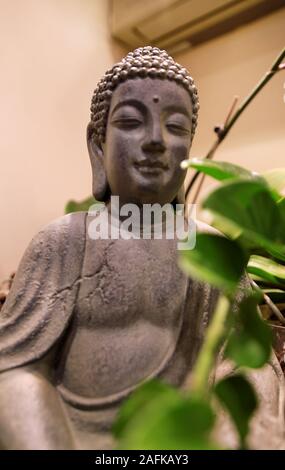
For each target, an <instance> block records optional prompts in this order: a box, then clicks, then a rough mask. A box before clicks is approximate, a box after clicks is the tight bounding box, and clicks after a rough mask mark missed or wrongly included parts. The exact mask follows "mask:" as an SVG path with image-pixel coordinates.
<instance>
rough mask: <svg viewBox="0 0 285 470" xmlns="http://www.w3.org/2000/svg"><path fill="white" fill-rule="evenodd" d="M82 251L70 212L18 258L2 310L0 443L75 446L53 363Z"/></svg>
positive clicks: (79, 228) (79, 218) (79, 223)
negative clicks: (18, 264) (11, 283)
mask: <svg viewBox="0 0 285 470" xmlns="http://www.w3.org/2000/svg"><path fill="white" fill-rule="evenodd" d="M84 251H85V214H84V213H77V214H70V215H68V216H64V217H62V218H61V219H58V220H56V221H55V222H53V223H52V224H50V225H49V226H47V227H46V228H44V229H43V230H42V231H41V232H40V233H39V234H38V235H36V237H35V238H34V239H33V240H32V242H31V243H30V245H29V247H28V249H27V250H26V252H25V254H24V257H23V259H22V261H21V263H20V266H19V268H18V270H17V274H16V276H15V279H14V282H13V285H12V288H11V291H10V293H9V295H8V297H7V300H6V302H5V304H4V306H3V308H2V310H1V312H0V447H1V446H2V447H4V448H5V449H71V448H74V440H73V437H72V434H71V431H70V427H69V424H68V418H67V416H66V414H65V411H64V409H63V406H62V404H61V398H60V396H59V394H58V392H57V389H56V386H55V378H54V371H55V367H54V364H55V359H56V354H57V345H58V344H59V342H60V340H61V339H62V337H63V335H64V334H65V332H66V330H67V328H68V325H69V323H70V320H71V318H72V314H73V311H74V307H75V304H76V299H77V293H78V290H79V286H80V282H81V270H82V263H83V260H84Z"/></svg>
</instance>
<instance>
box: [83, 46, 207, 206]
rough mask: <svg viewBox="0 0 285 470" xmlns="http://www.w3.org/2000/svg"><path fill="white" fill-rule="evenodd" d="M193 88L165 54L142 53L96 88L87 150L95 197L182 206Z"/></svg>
mask: <svg viewBox="0 0 285 470" xmlns="http://www.w3.org/2000/svg"><path fill="white" fill-rule="evenodd" d="M198 109H199V103H198V95H197V89H196V87H195V85H194V82H193V79H192V78H191V77H190V76H189V74H188V72H187V70H186V69H185V68H183V67H182V66H180V65H179V64H177V63H176V62H174V60H173V59H172V57H170V56H169V55H168V54H167V53H166V52H165V51H162V50H160V49H158V48H156V47H150V46H148V47H143V48H139V49H136V50H135V51H134V52H130V53H129V54H128V55H127V56H126V57H125V58H124V59H123V60H122V61H121V62H119V63H118V64H116V65H114V67H113V68H112V69H110V70H108V71H107V72H106V74H105V76H104V77H103V78H102V79H101V81H100V82H99V84H98V86H97V88H96V89H95V92H94V95H93V98H92V105H91V121H90V123H89V125H88V128H87V143H88V150H89V155H90V159H91V165H92V172H93V194H94V197H95V199H97V200H98V201H103V202H107V201H108V200H109V198H110V196H111V195H116V196H119V197H120V201H121V203H123V204H124V203H130V202H132V203H135V204H138V205H142V204H146V203H150V204H154V203H159V204H165V203H169V202H172V203H182V202H183V201H184V188H183V182H184V179H185V174H186V172H185V170H182V169H181V167H180V163H181V161H182V160H184V159H185V158H187V157H188V154H189V151H190V146H191V143H192V139H193V136H194V133H195V128H196V125H197V114H198Z"/></svg>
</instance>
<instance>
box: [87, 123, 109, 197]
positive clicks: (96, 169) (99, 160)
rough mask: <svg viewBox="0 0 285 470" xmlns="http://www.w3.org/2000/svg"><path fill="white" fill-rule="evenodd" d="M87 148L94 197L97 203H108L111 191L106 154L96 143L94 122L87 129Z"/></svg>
mask: <svg viewBox="0 0 285 470" xmlns="http://www.w3.org/2000/svg"><path fill="white" fill-rule="evenodd" d="M87 147H88V152H89V157H90V162H91V167H92V177H93V183H92V192H93V196H94V197H95V199H96V200H97V201H103V202H106V201H107V199H108V197H109V192H110V191H109V186H108V182H107V177H106V172H105V166H104V153H103V150H102V148H101V147H100V146H99V145H98V144H97V143H96V141H95V135H94V123H93V122H90V123H89V124H88V127H87Z"/></svg>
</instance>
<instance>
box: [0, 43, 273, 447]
mask: <svg viewBox="0 0 285 470" xmlns="http://www.w3.org/2000/svg"><path fill="white" fill-rule="evenodd" d="M198 107H199V105H198V96H197V89H196V87H195V85H194V82H193V79H192V78H191V77H190V76H189V74H188V72H187V70H186V69H185V68H183V67H181V66H180V65H179V64H177V63H175V62H174V60H173V59H172V58H171V57H170V56H169V55H168V54H167V53H166V52H165V51H161V50H159V49H158V48H155V47H143V48H139V49H136V50H135V51H134V52H131V53H129V54H128V55H127V56H126V58H125V59H123V60H122V61H121V62H120V63H118V64H116V65H115V66H114V67H113V68H112V69H111V70H108V71H107V72H106V74H105V76H104V77H103V79H102V80H101V81H100V82H99V84H98V86H97V88H96V90H95V92H94V96H93V99H92V106H91V121H90V123H89V124H88V128H87V144H88V150H89V155H90V159H91V166H92V172H93V194H94V196H95V198H96V200H97V201H101V202H103V203H105V205H106V208H107V210H108V211H110V210H111V209H110V207H111V203H110V201H111V198H112V197H114V196H117V197H119V204H120V207H123V205H126V204H135V205H136V206H137V207H138V208H139V210H142V208H143V206H144V205H145V204H160V205H164V204H176V203H181V202H183V193H184V191H183V182H184V178H185V170H183V169H181V167H180V163H181V161H182V160H184V159H185V158H187V157H188V154H189V151H190V146H191V142H192V139H193V136H194V132H195V128H196V124H197V113H198ZM93 218H94V217H93V216H92V215H90V214H88V213H85V212H78V213H73V214H68V215H66V216H63V217H61V218H59V219H57V220H56V221H54V222H52V223H51V224H49V225H48V226H47V227H45V228H43V229H42V230H41V231H40V232H39V233H38V234H37V235H36V236H35V237H34V239H33V240H32V241H31V243H30V245H29V247H28V248H27V250H26V252H25V254H24V256H23V259H22V261H21V263H20V266H19V269H18V271H17V274H16V276H15V279H14V282H13V286H12V289H11V291H10V293H9V295H8V298H7V300H6V302H5V304H4V306H3V308H2V310H1V315H0V446H1V447H2V448H4V449H108V448H113V446H114V441H113V438H112V434H111V432H110V429H111V426H112V424H113V422H114V420H115V418H116V415H117V412H118V409H119V406H120V405H121V403H122V402H123V401H124V400H125V399H126V398H127V397H128V396H129V395H130V394H131V393H132V391H133V390H135V389H136V387H137V386H138V385H139V384H140V383H141V382H142V381H145V380H148V379H151V378H154V377H157V378H160V379H161V380H164V381H165V382H167V383H169V384H171V385H173V386H175V387H181V388H183V387H184V388H185V387H187V385H188V384H189V378H190V374H191V369H192V367H193V364H194V362H195V360H196V357H197V354H198V351H199V348H200V346H201V342H202V339H203V333H204V330H205V327H206V325H207V323H208V320H209V318H210V317H211V313H212V312H213V309H214V307H215V304H216V300H217V295H218V292H217V291H216V289H213V288H211V287H210V286H208V285H206V284H203V283H201V282H198V281H195V280H193V279H189V278H188V277H187V276H186V275H185V274H184V273H183V272H182V271H181V270H180V269H179V267H178V265H177V239H175V238H173V239H168V238H166V237H164V238H162V239H160V240H158V239H154V238H153V237H150V238H148V239H144V238H139V239H138V238H129V239H124V238H123V237H117V238H116V239H112V238H111V237H106V238H102V239H96V240H94V239H93V238H92V237H90V230H89V227H90V224H91V223H92V220H93ZM117 221H118V224H121V223H122V222H123V220H122V219H120V216H119V217H118V220H117ZM106 224H107V225H108V224H109V219H107V222H106ZM198 229H199V230H210V229H209V228H207V227H204V226H203V224H198ZM272 371H273V368H272V367H271V369H270V374H271V375H270V374H269V376H268V377H269V378H270V377H271V378H272V377H273V375H274V372H272ZM272 374H273V375H272ZM275 375H276V374H275ZM277 375H278V374H277ZM268 377H267V378H268ZM272 380H273V382H274V381H275V382H276V384H277V385H276V386H275V382H274V383H273V382H272V381H271V386H272V389H274V393H275V394H276V396H275V397H274V404H273V405H272V406H271V405H270V406H271V408H272V407H273V408H274V407H275V408H274V410H273V411H272V414H273V415H274V416H275V415H276V416H277V415H278V416H277V418H278V419H279V417H280V409H278V410H277V408H278V406H279V408H280V397H279V395H278V393H279V392H278V390H279V389H278V386H279V385H278V384H279V382H278V380H279V379H278V380H277V379H276V378H275V376H274V377H273V379H272ZM276 390H277V392H276ZM265 393H266V392H265ZM277 418H276V419H277Z"/></svg>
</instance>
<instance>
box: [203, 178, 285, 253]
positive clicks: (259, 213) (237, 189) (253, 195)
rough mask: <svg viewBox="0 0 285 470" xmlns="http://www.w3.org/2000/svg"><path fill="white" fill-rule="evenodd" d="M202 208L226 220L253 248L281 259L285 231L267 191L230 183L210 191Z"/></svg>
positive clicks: (250, 183) (245, 183)
mask: <svg viewBox="0 0 285 470" xmlns="http://www.w3.org/2000/svg"><path fill="white" fill-rule="evenodd" d="M203 206H204V208H206V209H208V210H210V211H211V212H213V213H214V214H217V215H219V216H221V217H224V218H226V219H228V220H229V221H230V222H231V223H233V224H235V225H236V226H237V227H238V228H240V229H241V230H242V233H243V237H245V238H246V239H248V240H249V241H250V242H251V243H254V244H255V245H256V246H257V247H263V248H265V249H267V250H268V249H269V250H270V249H273V250H275V251H277V252H278V253H281V254H282V256H285V246H284V245H282V243H284V241H285V230H284V227H283V221H282V217H281V213H280V209H279V207H278V205H277V204H276V201H275V200H274V198H273V196H272V194H271V192H270V190H269V189H268V188H266V187H265V186H264V185H263V184H262V183H261V182H259V181H230V182H227V183H225V184H224V185H223V186H221V187H219V188H217V189H216V190H214V191H213V192H212V193H211V194H210V195H209V196H208V197H207V198H206V200H205V201H204V203H203Z"/></svg>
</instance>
